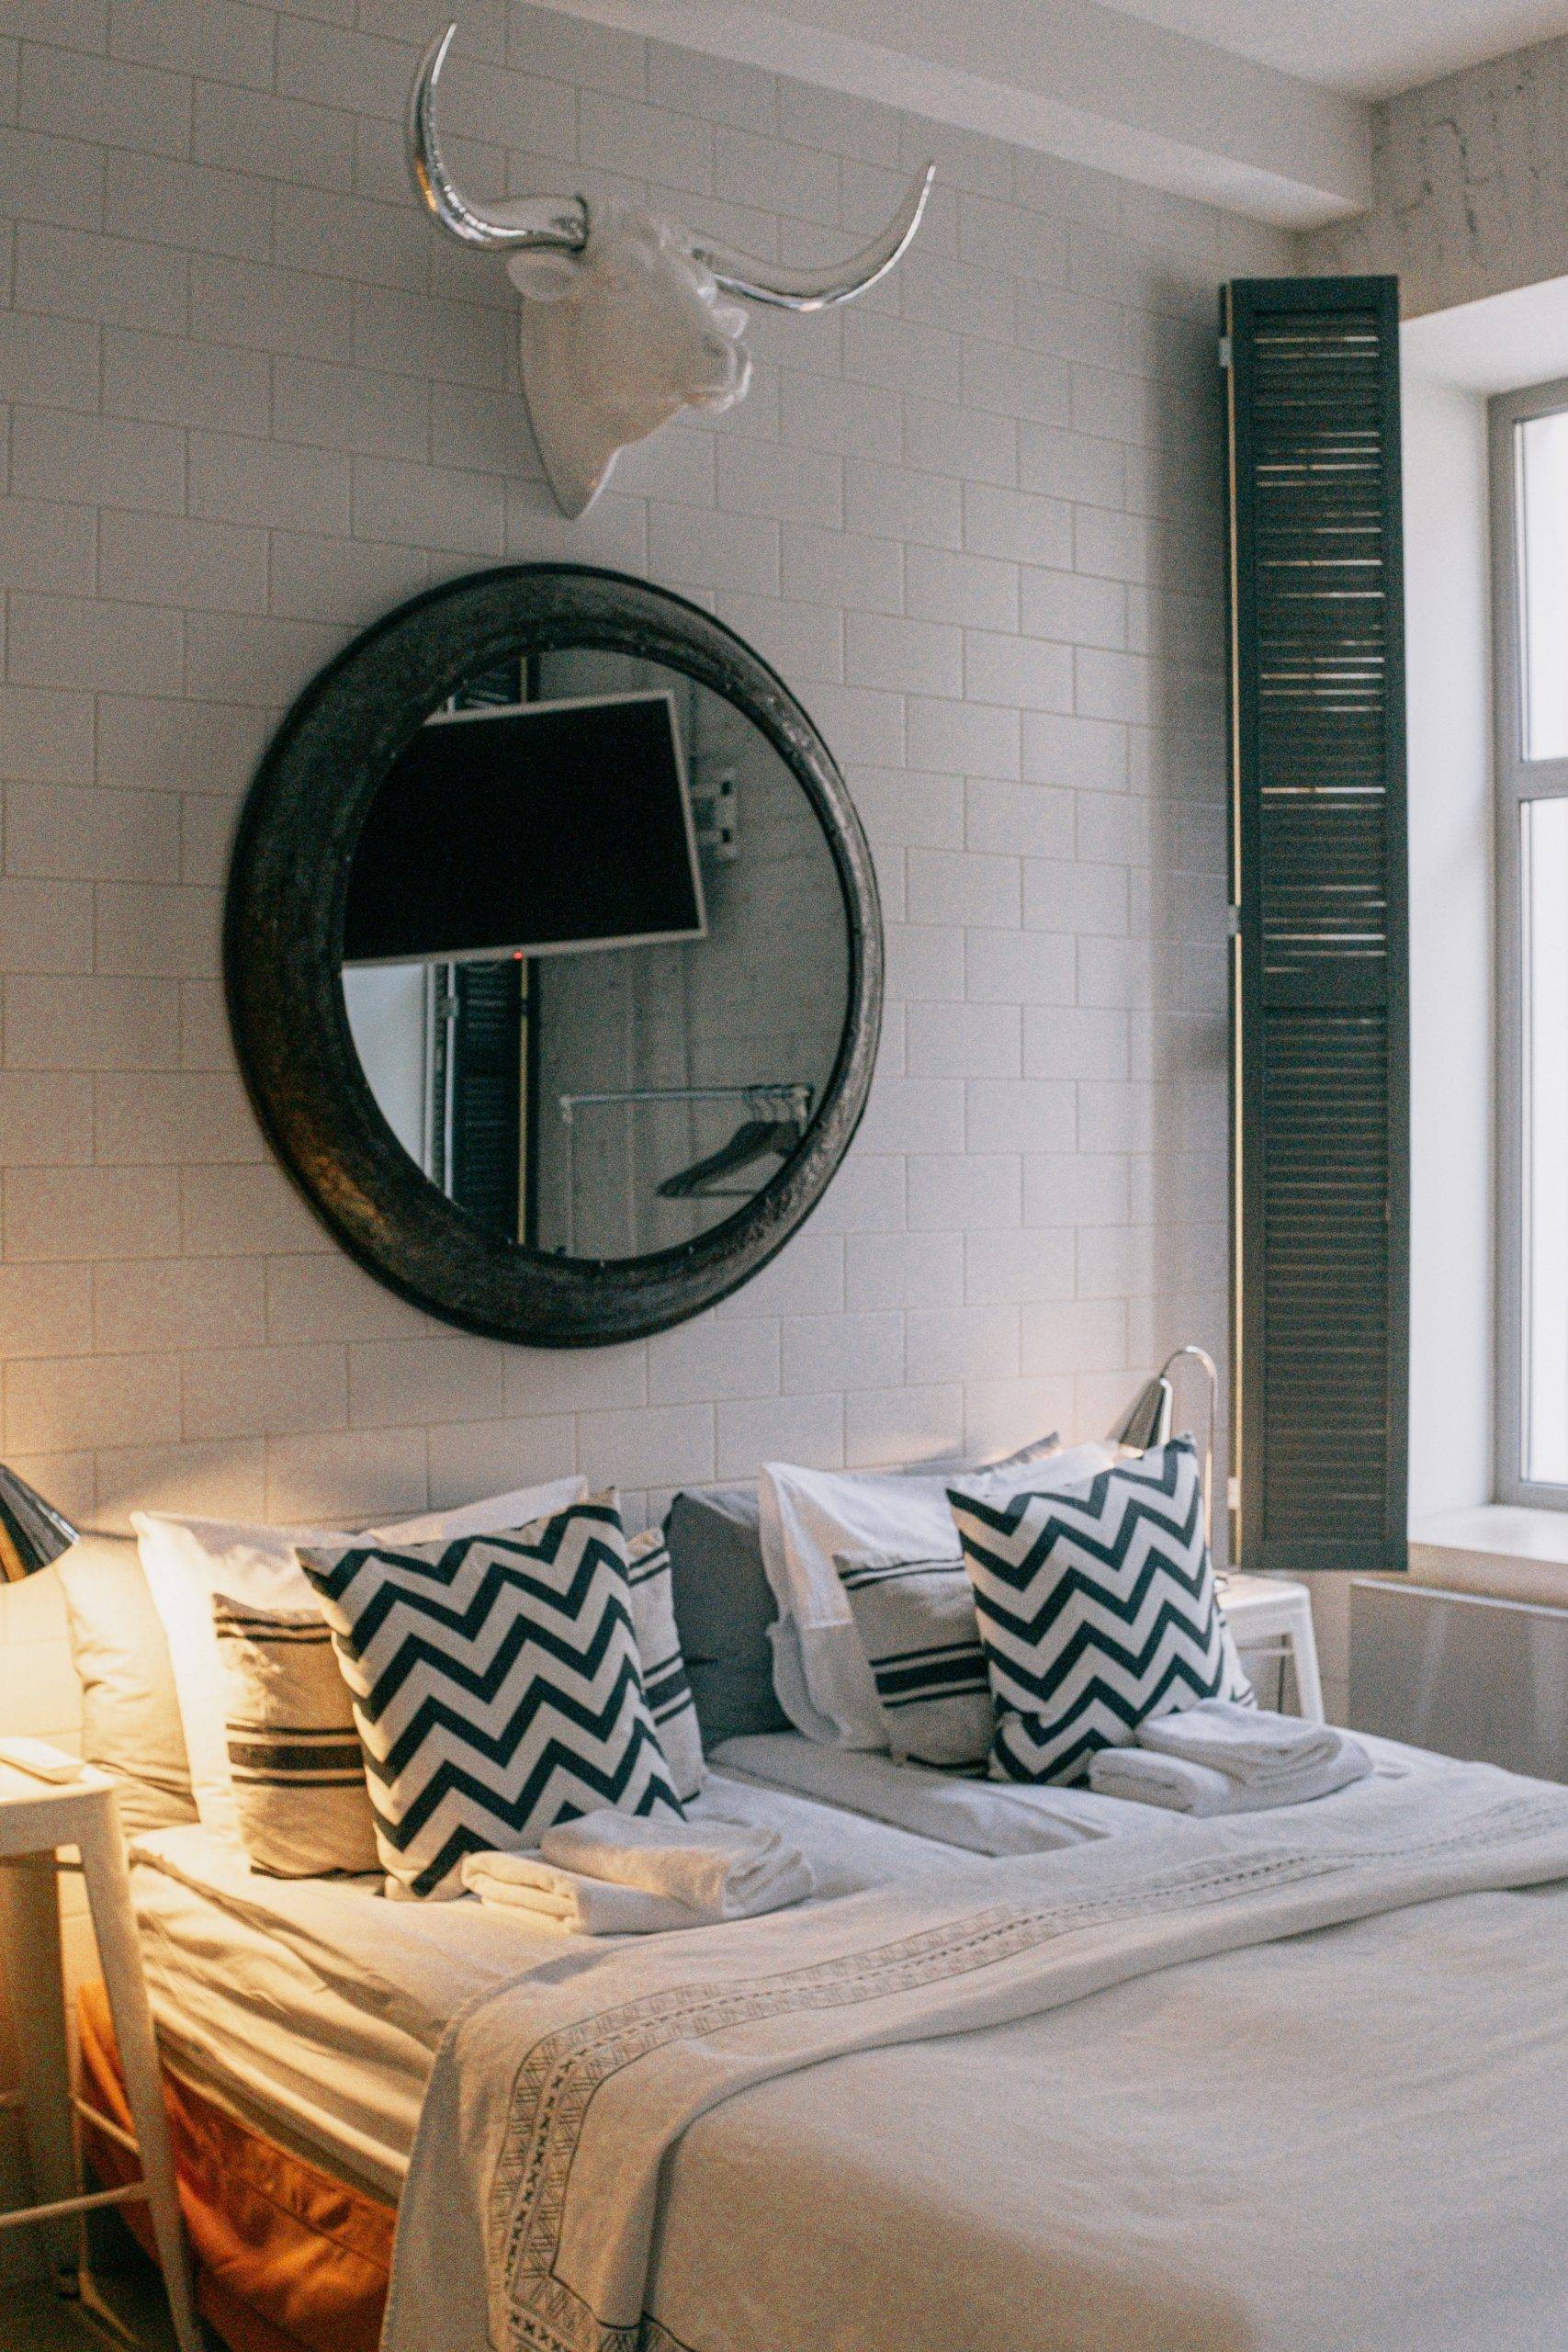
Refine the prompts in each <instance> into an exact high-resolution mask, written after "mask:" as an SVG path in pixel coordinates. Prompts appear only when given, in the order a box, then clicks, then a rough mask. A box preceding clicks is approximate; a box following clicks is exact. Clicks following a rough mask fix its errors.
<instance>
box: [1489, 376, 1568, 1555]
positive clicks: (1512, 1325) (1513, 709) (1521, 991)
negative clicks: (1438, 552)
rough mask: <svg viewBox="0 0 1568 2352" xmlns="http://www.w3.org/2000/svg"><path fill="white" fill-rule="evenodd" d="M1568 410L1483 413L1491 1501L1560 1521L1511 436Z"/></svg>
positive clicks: (1567, 769) (1561, 384)
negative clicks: (1542, 1249)
mask: <svg viewBox="0 0 1568 2352" xmlns="http://www.w3.org/2000/svg"><path fill="white" fill-rule="evenodd" d="M1560 410H1564V411H1568V377H1565V378H1560V379H1557V380H1556V381H1555V382H1552V383H1549V384H1536V385H1532V386H1531V387H1530V388H1529V390H1526V391H1518V392H1506V393H1503V394H1500V395H1499V396H1498V397H1497V398H1496V399H1495V400H1493V401H1490V402H1489V403H1488V424H1489V428H1490V434H1489V437H1490V442H1491V497H1492V626H1493V698H1492V699H1493V718H1494V729H1495V779H1496V825H1497V832H1496V874H1497V1099H1496V1118H1497V1136H1496V1181H1497V1206H1496V1268H1495V1284H1496V1302H1497V1379H1496V1403H1497V1425H1496V1463H1495V1474H1494V1485H1495V1492H1496V1498H1497V1500H1498V1501H1499V1502H1504V1503H1518V1504H1526V1505H1529V1506H1535V1507H1540V1508H1542V1509H1545V1510H1568V1485H1562V1486H1554V1485H1547V1484H1545V1483H1544V1482H1542V1481H1540V1480H1531V1479H1529V1478H1527V1477H1526V1476H1525V1432H1526V1416H1527V1410H1528V1396H1527V1386H1526V1368H1525V1335H1526V1329H1527V1325H1526V1308H1525V1289H1526V1275H1525V1242H1526V1230H1527V1223H1526V1215H1525V1184H1526V1182H1527V1169H1526V1156H1525V1150H1524V1121H1525V1107H1526V1106H1525V1051H1526V1038H1525V1001H1524V998H1525V987H1524V971H1525V962H1524V959H1525V946H1526V940H1525V914H1526V909H1525V899H1524V841H1523V835H1524V824H1523V811H1524V809H1525V806H1526V804H1527V803H1528V802H1530V801H1535V800H1561V799H1568V758H1564V759H1559V760H1527V759H1526V757H1525V755H1524V741H1525V738H1524V694H1523V679H1524V652H1525V639H1524V630H1523V615H1522V612H1521V609H1520V592H1519V579H1520V571H1519V555H1520V541H1519V481H1518V466H1517V450H1518V435H1517V427H1518V426H1519V425H1521V424H1526V423H1528V422H1529V420H1530V419H1531V418H1532V417H1538V416H1550V415H1551V414H1553V413H1556V412H1557V411H1560Z"/></svg>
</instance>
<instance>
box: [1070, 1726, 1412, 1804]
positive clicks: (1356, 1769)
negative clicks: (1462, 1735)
mask: <svg viewBox="0 0 1568 2352" xmlns="http://www.w3.org/2000/svg"><path fill="white" fill-rule="evenodd" d="M1370 1771H1371V1758H1370V1757H1369V1756H1368V1754H1367V1751H1366V1749H1365V1748H1364V1747H1361V1745H1360V1743H1359V1741H1357V1740H1354V1739H1349V1738H1347V1739H1346V1741H1345V1747H1344V1750H1343V1752H1342V1753H1338V1754H1335V1755H1331V1756H1329V1757H1327V1758H1325V1759H1324V1760H1322V1761H1321V1762H1317V1763H1312V1764H1308V1765H1307V1766H1305V1767H1304V1768H1303V1770H1301V1771H1299V1772H1297V1773H1295V1774H1294V1775H1293V1776H1292V1778H1291V1779H1290V1780H1289V1781H1285V1780H1282V1779H1281V1780H1277V1781H1274V1782H1272V1783H1271V1784H1269V1786H1262V1785H1260V1784H1259V1783H1258V1782H1256V1781H1254V1782H1251V1783H1248V1782H1247V1781H1238V1780H1236V1779H1235V1776H1234V1775H1233V1774H1231V1773H1229V1772H1220V1771H1216V1770H1214V1768H1213V1765H1209V1764H1195V1763H1193V1762H1192V1761H1191V1759H1190V1758H1188V1757H1185V1756H1162V1755H1160V1754H1159V1753H1158V1752H1157V1750H1156V1749H1154V1748H1148V1747H1102V1748H1101V1749H1100V1752H1099V1754H1098V1755H1097V1756H1095V1757H1094V1758H1092V1759H1091V1761H1090V1764H1089V1787H1090V1788H1091V1789H1092V1790H1093V1791H1094V1792H1095V1794H1096V1795H1097V1796H1102V1797H1126V1798H1130V1799H1131V1800H1132V1801H1133V1802H1134V1804H1156V1805H1161V1806H1163V1807H1164V1808H1165V1810H1166V1811H1167V1812H1168V1813H1187V1814H1192V1815H1196V1816H1197V1817H1198V1818H1200V1819H1203V1820H1208V1819H1212V1818H1213V1817H1214V1816H1215V1815H1219V1814H1225V1813H1265V1812H1267V1811H1268V1810H1269V1808H1270V1807H1271V1806H1273V1805H1285V1804H1307V1803H1308V1802H1309V1801H1310V1800H1311V1799H1312V1798H1314V1797H1325V1796H1328V1795H1331V1794H1332V1792H1334V1790H1336V1789H1343V1788H1348V1786H1349V1784H1350V1782H1351V1781H1359V1780H1363V1779H1364V1778H1365V1777H1366V1775H1367V1773H1368V1772H1370Z"/></svg>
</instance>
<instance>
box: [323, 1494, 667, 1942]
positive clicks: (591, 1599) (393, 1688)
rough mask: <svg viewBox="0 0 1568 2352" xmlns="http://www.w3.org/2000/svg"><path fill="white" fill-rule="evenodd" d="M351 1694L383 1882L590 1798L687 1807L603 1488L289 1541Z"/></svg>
mask: <svg viewBox="0 0 1568 2352" xmlns="http://www.w3.org/2000/svg"><path fill="white" fill-rule="evenodd" d="M299 1559H300V1565H301V1566H302V1567H303V1568H304V1570H305V1573H306V1575H307V1576H308V1577H310V1581H311V1583H312V1584H313V1585H314V1586H315V1588H316V1590H317V1592H318V1593H319V1594H320V1596H321V1607H322V1610H323V1611H324V1613H325V1616H326V1619H327V1623H329V1625H330V1626H331V1627H332V1630H333V1636H334V1638H335V1641H336V1645H337V1654H338V1662H339V1665H340V1666H341V1668H342V1669H343V1674H344V1680H345V1681H346V1682H347V1684H348V1687H349V1690H350V1691H351V1693H352V1695H353V1700H354V1713H355V1723H356V1724H357V1725H358V1728H359V1737H360V1744H361V1746H362V1747H363V1748H364V1751H365V1759H366V1766H367V1773H368V1778H369V1787H370V1798H371V1803H372V1804H373V1805H374V1807H375V1812H376V1836H377V1841H378V1847H379V1849H380V1854H381V1860H382V1863H383V1866H384V1867H385V1869H386V1871H387V1876H388V1882H389V1883H388V1892H389V1894H410V1895H442V1896H451V1895H457V1894H460V1893H461V1892H462V1885H461V1879H460V1875H459V1872H460V1868H461V1864H462V1860H463V1857H464V1856H465V1855H466V1854H470V1853H478V1852H481V1851H483V1850H484V1849H487V1848H488V1849H495V1848H501V1849H511V1850H513V1851H520V1850H522V1849H526V1848H528V1847H531V1846H536V1845H537V1844H538V1842H539V1839H540V1838H541V1837H542V1836H543V1835H544V1832H545V1831H546V1830H547V1829H548V1828H550V1827H551V1826H553V1825H554V1824H555V1823H556V1822H558V1821H570V1820H571V1819H573V1818H574V1817H575V1816H576V1815H579V1814H581V1813H589V1812H592V1811H593V1810H594V1809H595V1808H596V1807H598V1806H600V1805H614V1806H615V1807H616V1808H617V1809H618V1810H619V1811H620V1812H623V1813H630V1814H644V1815H650V1814H671V1815H674V1816H675V1818H676V1819H680V1818H682V1806H681V1801H680V1799H679V1797H678V1796H677V1795H676V1793H675V1791H674V1788H673V1786H672V1784H671V1778H670V1772H669V1768H668V1766H667V1765H666V1763H665V1761H664V1753H663V1750H662V1748H661V1747H660V1744H659V1735H658V1733H657V1732H656V1730H655V1729H654V1724H653V1717H652V1715H651V1714H650V1713H649V1705H648V1700H647V1697H646V1695H645V1692H644V1690H643V1679H642V1669H641V1666H640V1664H639V1661H638V1657H637V1638H636V1635H635V1634H634V1633H633V1630H632V1619H631V1599H630V1593H629V1591H628V1589H627V1584H626V1566H627V1563H626V1537H625V1535H624V1534H623V1532H622V1530H621V1520H620V1513H619V1511H618V1510H617V1509H616V1506H615V1497H614V1496H613V1495H609V1494H604V1495H595V1496H592V1497H591V1498H589V1500H588V1501H586V1502H581V1503H575V1504H573V1505H572V1506H571V1508H570V1510H562V1511H558V1512H556V1513H555V1514H554V1515H553V1516H552V1517H550V1518H548V1519H544V1520H537V1521H535V1523H534V1524H533V1526H531V1527H525V1528H523V1529H522V1530H520V1531H519V1532H518V1533H516V1534H515V1535H483V1536H479V1535H476V1536H470V1537H468V1538H459V1539H456V1540H454V1541H452V1542H450V1543H436V1544H412V1545H408V1546H399V1547H393V1546H391V1545H389V1544H377V1543H375V1542H374V1541H373V1540H371V1539H369V1538H366V1539H363V1540H360V1541H356V1542H353V1543H343V1544H333V1545H330V1546H329V1545H321V1546H314V1545H312V1546H310V1547H309V1548H302V1549H301V1551H300V1554H299Z"/></svg>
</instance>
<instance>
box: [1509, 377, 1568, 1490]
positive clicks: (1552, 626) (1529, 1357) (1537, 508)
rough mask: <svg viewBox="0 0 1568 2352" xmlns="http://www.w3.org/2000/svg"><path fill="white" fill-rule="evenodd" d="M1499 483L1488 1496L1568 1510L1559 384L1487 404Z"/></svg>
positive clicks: (1566, 420) (1563, 460)
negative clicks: (1493, 1487)
mask: <svg viewBox="0 0 1568 2352" xmlns="http://www.w3.org/2000/svg"><path fill="white" fill-rule="evenodd" d="M1492 485H1493V509H1492V512H1493V535H1494V542H1495V546H1494V555H1495V595H1494V609H1495V628H1496V695H1495V706H1496V728H1497V809H1498V838H1497V888H1498V1006H1499V1012H1500V1033H1499V1066H1498V1094H1497V1108H1498V1151H1497V1174H1498V1186H1499V1195H1498V1210H1499V1214H1498V1266H1497V1293H1498V1336H1499V1358H1498V1377H1497V1397H1498V1442H1497V1492H1498V1496H1499V1498H1500V1499H1501V1500H1502V1501H1504V1502H1529V1503H1547V1504H1553V1505H1555V1506H1557V1507H1558V1508H1559V1509H1568V383H1557V384H1547V385H1542V386H1540V387H1538V388H1537V389H1536V390H1533V391H1529V392H1514V393H1509V394H1508V395H1507V396H1506V398H1504V399H1501V400H1497V401H1493V403H1492Z"/></svg>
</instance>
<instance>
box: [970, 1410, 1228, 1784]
mask: <svg viewBox="0 0 1568 2352" xmlns="http://www.w3.org/2000/svg"><path fill="white" fill-rule="evenodd" d="M950 1500H951V1501H952V1504H953V1518H954V1519H955V1520H956V1521H957V1523H958V1532H959V1536H960V1538H961V1540H962V1542H963V1544H964V1565H965V1566H966V1567H967V1569H968V1571H969V1576H970V1580H971V1582H972V1583H973V1585H974V1588H975V1604H976V1614H977V1617H978V1620H979V1626H980V1636H981V1639H982V1640H983V1642H984V1643H985V1645H986V1657H987V1664H988V1666H989V1668H990V1678H991V1694H992V1697H993V1699H994V1701H995V1702H996V1711H997V1724H996V1736H995V1739H994V1741H993V1744H992V1748H991V1776H992V1778H993V1779H995V1780H1003V1781H1077V1780H1081V1779H1083V1777H1084V1776H1085V1774H1086V1772H1087V1771H1088V1769H1089V1758H1091V1757H1092V1756H1093V1755H1094V1753H1095V1752H1096V1750H1097V1749H1099V1748H1101V1747H1127V1746H1129V1745H1130V1744H1131V1742H1132V1741H1133V1740H1134V1738H1135V1737H1136V1735H1137V1729H1138V1725H1139V1724H1141V1723H1143V1722H1145V1720H1146V1718H1147V1717H1149V1716H1150V1715H1163V1714H1167V1713H1171V1712H1172V1711H1173V1710H1174V1709H1176V1708H1179V1707H1190V1706H1192V1705H1194V1704H1196V1702H1198V1701H1199V1700H1200V1699H1214V1698H1225V1699H1238V1700H1242V1701H1244V1702H1246V1701H1250V1700H1251V1698H1252V1686H1251V1684H1250V1683H1249V1682H1248V1681H1247V1676H1246V1675H1245V1673H1244V1672H1243V1671H1242V1666H1241V1661H1240V1659H1239V1658H1238V1657H1237V1656H1236V1652H1235V1643H1234V1642H1233V1641H1232V1639H1231V1636H1230V1634H1229V1632H1228V1630H1227V1629H1226V1626H1225V1624H1224V1620H1223V1618H1222V1617H1221V1615H1220V1610H1219V1603H1218V1600H1217V1599H1216V1596H1215V1591H1214V1577H1213V1568H1212V1567H1211V1566H1210V1561H1209V1546H1208V1544H1207V1541H1206V1540H1205V1537H1204V1532H1203V1481H1202V1476H1201V1473H1200V1471H1199V1467H1198V1456H1197V1453H1196V1451H1195V1449H1194V1447H1193V1444H1192V1441H1191V1439H1190V1438H1187V1437H1182V1438H1178V1439H1176V1440H1175V1441H1174V1442H1173V1443H1171V1444H1169V1445H1165V1446H1158V1447H1156V1448H1155V1450H1154V1451H1153V1452H1151V1453H1145V1454H1140V1455H1138V1456H1137V1457H1136V1458H1135V1459H1134V1460H1132V1461H1129V1462H1124V1463H1122V1464H1118V1465H1117V1467H1115V1468H1114V1469H1111V1470H1103V1471H1101V1472H1100V1476H1098V1477H1095V1478H1089V1479H1086V1480H1084V1481H1083V1482H1082V1483H1081V1484H1079V1485H1077V1486H1072V1487H1060V1488H1058V1489H1056V1490H1055V1492H1041V1491H1039V1490H1038V1489H1036V1490H1033V1491H1025V1492H1024V1493H1021V1494H1013V1495H1010V1496H1009V1495H996V1496H987V1495H986V1494H985V1493H984V1492H983V1491H979V1490H976V1489H975V1488H972V1487H971V1488H965V1487H953V1488H952V1489H951V1490H950Z"/></svg>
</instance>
